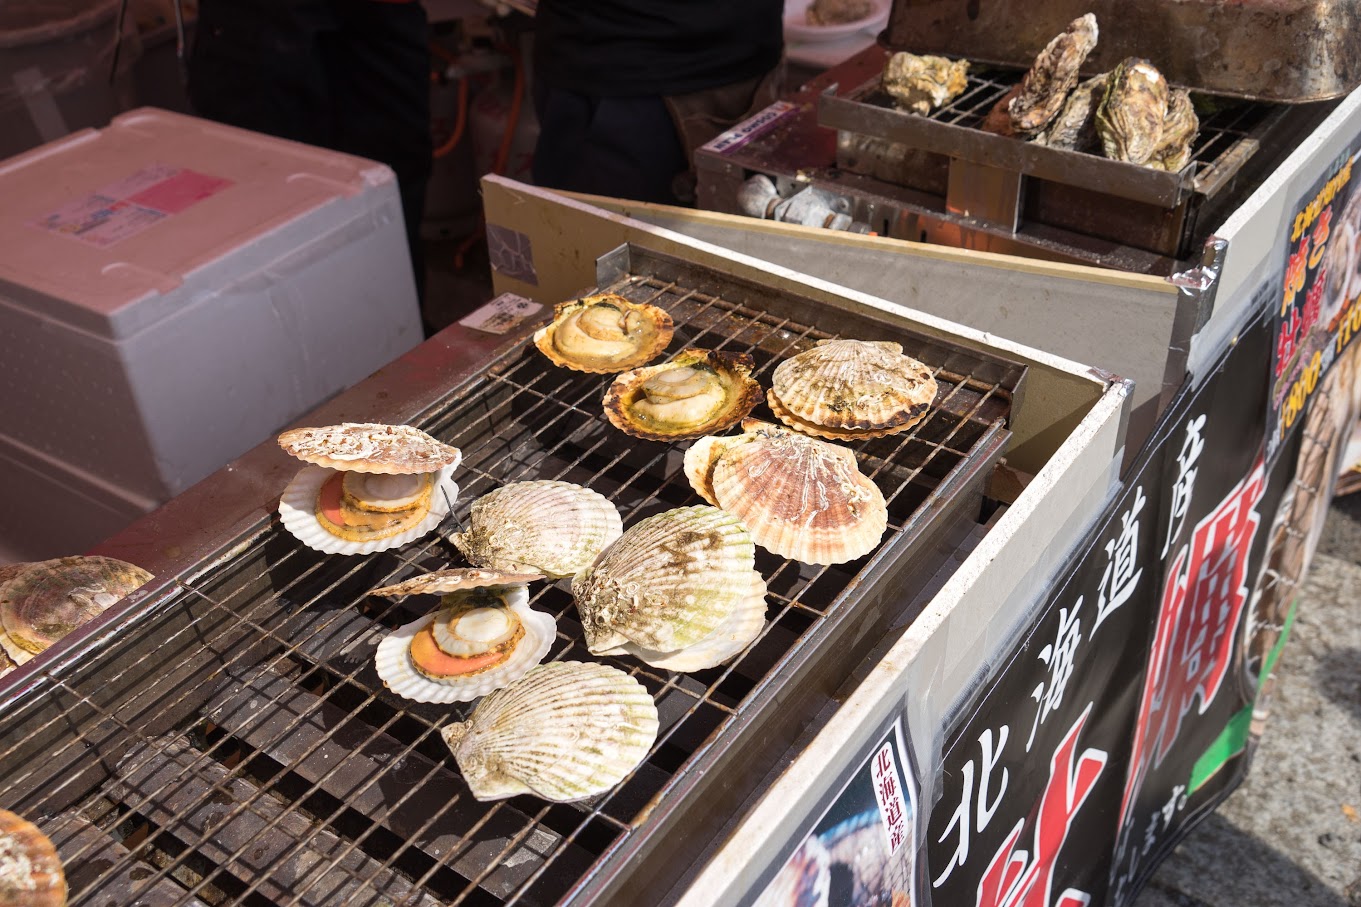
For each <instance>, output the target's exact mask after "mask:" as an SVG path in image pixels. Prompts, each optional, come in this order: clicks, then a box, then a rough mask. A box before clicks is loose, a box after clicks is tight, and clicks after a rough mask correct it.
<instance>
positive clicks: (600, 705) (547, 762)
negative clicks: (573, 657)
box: [440, 661, 659, 803]
mask: <svg viewBox="0 0 1361 907" xmlns="http://www.w3.org/2000/svg"><path fill="white" fill-rule="evenodd" d="M658 727H659V724H658V721H657V706H656V704H655V703H654V702H653V701H652V696H651V695H650V694H649V693H648V691H647V688H646V687H644V686H643V685H642V684H641V683H639V682H638V681H637V680H635V679H633V678H632V677H630V676H629V675H627V674H625V673H624V672H623V671H620V670H619V669H618V668H612V667H610V666H609V665H602V664H587V663H583V662H577V661H563V662H550V663H548V664H545V665H540V666H539V667H537V668H535V669H534V670H532V671H530V672H529V673H528V674H526V675H525V676H524V677H522V678H520V679H519V680H518V681H516V682H515V683H513V684H511V685H510V686H509V687H506V688H505V689H503V690H498V691H497V692H495V693H492V694H491V695H489V696H488V697H487V698H486V699H484V700H482V701H481V702H480V703H478V705H477V708H475V709H474V710H473V713H472V715H471V716H470V717H469V718H468V720H467V721H464V722H461V723H458V724H451V725H448V726H447V727H444V728H442V729H441V730H440V735H441V736H442V737H443V738H444V741H445V743H447V744H449V749H450V750H452V751H453V754H454V759H455V760H456V761H457V762H458V767H459V770H460V771H461V772H462V773H463V777H464V779H465V780H466V781H467V782H468V786H469V787H470V788H471V789H472V793H473V796H474V797H476V798H477V799H478V800H501V799H504V798H506V797H513V796H515V795H516V794H534V795H536V796H539V797H542V798H544V799H545V800H553V801H556V802H559V803H568V802H572V801H574V800H583V799H585V798H587V797H590V796H593V795H595V794H599V793H603V792H605V791H607V790H609V789H610V788H611V787H614V786H615V785H616V784H618V783H619V782H620V781H622V780H623V779H624V777H625V776H627V775H628V773H629V772H631V771H633V770H634V768H636V767H637V766H638V764H639V763H640V762H642V761H643V759H644V758H646V757H647V754H648V751H649V750H650V749H651V748H652V744H653V742H655V741H656V739H657V729H658Z"/></svg>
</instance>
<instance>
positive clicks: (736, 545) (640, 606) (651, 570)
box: [572, 506, 756, 655]
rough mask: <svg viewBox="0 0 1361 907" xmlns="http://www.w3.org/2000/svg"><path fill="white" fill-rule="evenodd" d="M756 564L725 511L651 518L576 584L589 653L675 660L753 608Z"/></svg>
mask: <svg viewBox="0 0 1361 907" xmlns="http://www.w3.org/2000/svg"><path fill="white" fill-rule="evenodd" d="M755 559H756V549H755V545H754V544H753V542H752V539H751V534H750V533H749V532H747V530H746V527H744V526H743V525H742V524H741V523H740V522H739V521H738V520H737V518H736V517H735V516H733V515H732V514H730V513H726V512H725V511H722V510H718V509H717V508H714V507H704V506H695V507H681V508H678V509H676V510H668V511H666V512H664V513H659V514H657V515H655V516H651V517H648V518H647V519H645V520H643V521H641V522H639V523H637V524H636V525H634V526H633V527H631V528H630V529H629V530H628V531H627V532H625V533H624V534H623V536H622V537H620V539H619V541H617V542H615V543H614V544H613V545H611V546H610V547H609V548H607V549H605V552H604V553H603V554H601V555H600V558H599V559H598V560H597V561H596V562H595V564H594V565H592V566H591V567H589V568H587V569H586V570H583V571H582V572H581V573H578V574H577V575H576V577H575V578H574V579H573V580H572V595H573V597H574V598H575V599H576V606H577V611H578V612H579V613H580V615H581V623H582V629H583V630H584V632H585V635H586V644H587V647H588V648H589V649H590V651H591V652H592V653H593V654H597V655H599V654H605V653H610V652H615V651H619V647H620V646H623V645H624V644H626V643H634V644H635V645H638V646H641V647H643V648H645V649H648V650H651V651H653V652H675V651H676V650H678V649H683V648H685V647H687V646H691V645H694V644H695V643H698V642H701V641H703V640H705V639H706V638H708V637H709V636H710V635H711V634H713V633H714V632H715V631H716V630H717V629H718V628H719V627H720V625H722V624H723V623H724V621H726V620H728V619H729V618H730V617H731V615H732V612H733V611H734V610H736V609H738V608H740V607H741V606H742V605H743V604H745V603H746V600H747V598H748V596H749V594H750V589H751V581H750V575H751V573H752V570H753V567H754V566H755Z"/></svg>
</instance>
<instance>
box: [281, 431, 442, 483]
mask: <svg viewBox="0 0 1361 907" xmlns="http://www.w3.org/2000/svg"><path fill="white" fill-rule="evenodd" d="M279 446H280V447H282V448H283V449H284V450H285V451H287V452H288V453H289V454H291V455H292V456H295V457H297V458H298V459H299V460H302V461H303V462H306V463H311V464H313V465H316V466H325V467H328V468H330V469H337V470H342V471H345V472H377V473H392V474H408V473H431V472H437V471H439V470H440V469H443V468H444V467H446V466H457V465H458V463H459V460H461V459H462V456H463V455H462V454H461V453H460V452H459V449H458V448H457V447H451V446H450V445H448V444H444V443H442V442H440V441H438V440H436V439H435V438H432V437H430V435H428V434H426V433H425V432H423V431H421V430H420V429H419V428H413V427H412V426H410V425H384V424H381V423H376V422H343V423H341V424H340V425H327V426H323V427H321V428H295V429H293V430H291V431H286V432H284V433H283V434H281V435H279Z"/></svg>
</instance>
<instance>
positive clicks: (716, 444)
mask: <svg viewBox="0 0 1361 907" xmlns="http://www.w3.org/2000/svg"><path fill="white" fill-rule="evenodd" d="M752 424H756V425H760V424H764V423H761V422H760V421H759V420H756V419H746V420H744V421H743V422H742V428H743V429H744V430H745V429H746V428H747V426H748V425H752ZM743 438H744V436H743V435H729V436H726V437H725V436H722V435H708V436H706V437H703V438H700V439H699V440H698V441H696V442H695V443H694V444H691V445H690V449H689V450H687V451H686V452H685V460H684V461H683V462H684V469H685V477H686V478H687V479H689V480H690V487H691V488H693V489H694V490H695V493H696V494H698V495H699V496H700V497H702V498H703V499H704V500H706V501H708V502H709V503H710V504H712V505H713V506H715V507H717V506H718V501H717V500H715V499H714V489H713V471H714V464H715V463H717V462H718V458H719V457H720V456H722V454H723V452H724V451H725V450H727V449H728V448H729V447H731V446H732V445H734V444H741V443H743Z"/></svg>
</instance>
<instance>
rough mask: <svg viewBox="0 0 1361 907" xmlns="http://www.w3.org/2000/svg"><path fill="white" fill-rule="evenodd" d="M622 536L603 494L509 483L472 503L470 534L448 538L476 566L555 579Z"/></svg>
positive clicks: (562, 485)
mask: <svg viewBox="0 0 1361 907" xmlns="http://www.w3.org/2000/svg"><path fill="white" fill-rule="evenodd" d="M623 531H624V523H623V520H622V519H621V518H620V516H619V511H618V509H617V508H616V507H615V506H614V504H612V503H610V501H609V499H608V498H606V497H605V496H604V495H601V494H599V493H597V492H594V491H591V490H590V489H589V488H584V487H582V486H581V485H574V484H572V483H571V482H558V481H552V480H540V481H534V482H512V483H511V484H509V485H504V486H502V487H500V488H498V489H496V490H495V491H491V492H488V493H487V494H484V495H483V496H482V497H480V498H478V499H477V500H475V501H473V505H472V512H471V514H470V515H469V517H468V530H467V531H466V532H459V533H455V534H453V535H451V536H450V537H449V539H450V541H452V542H453V543H454V545H455V546H456V547H457V548H458V550H459V551H461V552H463V555H464V556H465V557H466V558H468V560H469V561H471V562H472V563H474V564H478V565H480V566H484V567H492V568H496V569H499V570H525V571H530V570H532V571H538V572H542V573H544V574H546V575H548V576H550V577H552V578H553V579H562V578H563V577H568V576H573V575H574V574H576V573H577V572H578V571H580V570H584V569H585V568H586V567H589V566H590V565H591V562H592V561H594V560H595V559H596V556H597V555H599V554H600V552H601V551H604V550H605V548H606V547H608V546H609V545H610V544H611V543H612V542H613V541H614V540H615V539H617V538H619V536H620V535H621V534H623Z"/></svg>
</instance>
